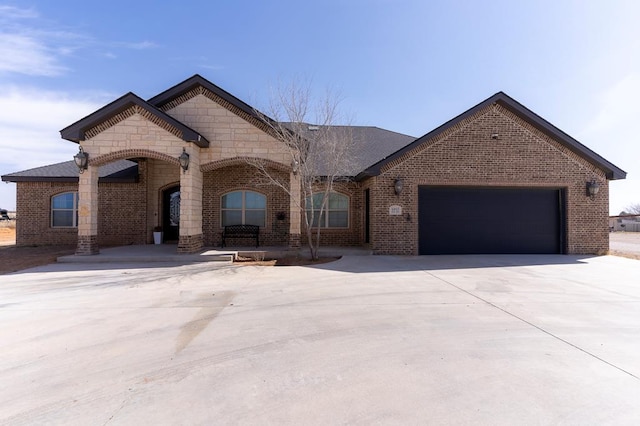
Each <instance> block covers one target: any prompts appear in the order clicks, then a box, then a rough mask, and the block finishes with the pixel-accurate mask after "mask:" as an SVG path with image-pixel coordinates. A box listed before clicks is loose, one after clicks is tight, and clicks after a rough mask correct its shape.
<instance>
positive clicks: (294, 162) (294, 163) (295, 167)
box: [291, 158, 300, 175]
mask: <svg viewBox="0 0 640 426" xmlns="http://www.w3.org/2000/svg"><path fill="white" fill-rule="evenodd" d="M299 169H300V163H299V162H298V160H296V159H295V158H294V159H293V160H292V161H291V170H292V171H293V174H294V175H295V174H297V173H298V170H299Z"/></svg>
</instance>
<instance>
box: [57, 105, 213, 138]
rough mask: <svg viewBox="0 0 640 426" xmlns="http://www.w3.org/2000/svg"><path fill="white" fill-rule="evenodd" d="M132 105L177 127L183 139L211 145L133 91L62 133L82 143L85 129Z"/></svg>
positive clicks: (63, 135) (64, 136)
mask: <svg viewBox="0 0 640 426" xmlns="http://www.w3.org/2000/svg"><path fill="white" fill-rule="evenodd" d="M132 106H139V107H141V108H143V109H144V110H146V111H147V112H149V113H150V114H152V115H154V116H156V117H157V118H159V119H160V120H163V121H164V122H166V123H168V124H169V125H171V126H173V127H175V128H177V129H178V130H179V131H180V132H181V133H182V140H184V141H186V142H193V143H195V144H196V145H198V146H199V147H201V148H206V147H208V146H209V141H208V140H207V139H206V138H205V137H204V136H202V135H200V134H199V133H198V132H196V131H195V130H193V129H192V128H190V127H189V126H186V125H185V124H183V123H181V122H179V121H178V120H176V119H175V118H173V117H171V116H170V115H168V114H166V113H164V112H162V111H160V110H159V109H157V108H156V107H154V106H153V105H151V104H149V103H147V102H146V101H145V100H143V99H142V98H140V97H139V96H137V95H136V94H134V93H132V92H129V93H127V94H125V95H123V96H121V97H120V98H118V99H116V100H115V101H113V102H111V103H109V104H107V105H105V106H104V107H102V108H100V109H99V110H97V111H95V112H94V113H92V114H89V115H88V116H86V117H84V118H82V119H80V120H78V121H76V122H75V123H73V124H71V125H70V126H67V127H65V128H64V129H62V130H60V135H61V136H62V138H63V139H66V140H69V141H72V142H76V143H80V141H83V140H85V131H87V130H88V129H91V128H93V127H95V126H97V125H98V124H100V123H102V122H104V121H106V120H108V119H110V118H111V117H113V116H115V115H117V114H119V113H121V112H122V111H125V110H127V109H128V108H130V107H132Z"/></svg>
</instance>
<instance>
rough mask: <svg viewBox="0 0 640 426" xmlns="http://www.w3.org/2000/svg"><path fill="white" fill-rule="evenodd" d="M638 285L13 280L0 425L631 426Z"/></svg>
mask: <svg viewBox="0 0 640 426" xmlns="http://www.w3.org/2000/svg"><path fill="white" fill-rule="evenodd" d="M212 265H213V266H212ZM215 265H217V266H215ZM638 277H640V261H636V260H631V259H625V258H619V257H613V256H606V257H580V256H424V257H388V256H360V257H356V256H345V257H343V258H342V259H341V260H339V261H336V262H332V263H327V264H323V265H318V266H316V267H258V266H235V265H227V264H215V263H191V264H181V263H175V264H172V263H162V264H158V263H141V264H116V263H110V264H97V263H94V264H52V265H48V266H46V267H39V268H35V269H32V270H25V271H21V272H19V273H15V274H9V275H4V276H3V277H2V286H0V324H2V327H0V342H2V355H1V356H0V383H2V386H0V424H243V425H244V424H250V425H254V424H255V425H283V424H286V425H289V424H291V425H301V424H304V425H327V424H363V425H365V424H366V425H369V424H402V425H404V424H433V425H440V424H455V425H514V424H540V425H556V424H565V425H566V424H569V425H603V424H615V425H637V424H640V404H639V403H638V402H639V401H640V356H639V355H638V354H640V281H639V278H638Z"/></svg>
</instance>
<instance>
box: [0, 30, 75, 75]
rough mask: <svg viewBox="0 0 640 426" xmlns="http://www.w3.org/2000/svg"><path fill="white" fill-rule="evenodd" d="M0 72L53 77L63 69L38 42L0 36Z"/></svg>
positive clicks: (11, 35)
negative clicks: (0, 59)
mask: <svg viewBox="0 0 640 426" xmlns="http://www.w3.org/2000/svg"><path fill="white" fill-rule="evenodd" d="M0 57H1V58H2V61H0V72H14V73H19V74H26V75H44V76H54V75H59V74H61V73H62V72H63V71H64V70H65V68H64V67H63V66H62V65H60V63H59V62H58V60H57V59H56V57H55V56H54V55H53V54H52V53H51V52H50V51H49V49H48V48H47V47H46V46H45V45H43V44H42V43H41V42H40V41H39V40H37V39H34V38H32V37H29V36H27V35H21V34H0Z"/></svg>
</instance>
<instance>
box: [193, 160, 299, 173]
mask: <svg viewBox="0 0 640 426" xmlns="http://www.w3.org/2000/svg"><path fill="white" fill-rule="evenodd" d="M256 161H262V162H263V163H264V164H265V165H266V166H267V167H269V168H273V169H275V170H279V171H282V172H287V173H289V172H291V166H289V165H285V164H282V163H278V162H277V161H273V160H268V159H266V158H255V157H234V158H225V159H223V160H217V161H212V162H210V163H206V164H203V165H202V166H200V170H202V171H203V172H210V171H213V170H216V169H220V168H223V167H229V166H251V165H252V162H256Z"/></svg>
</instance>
